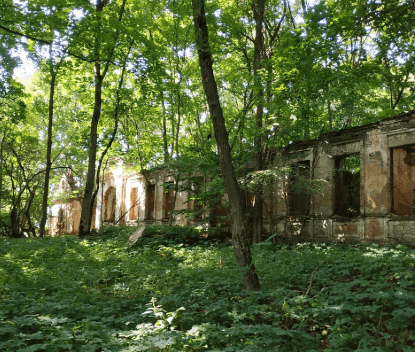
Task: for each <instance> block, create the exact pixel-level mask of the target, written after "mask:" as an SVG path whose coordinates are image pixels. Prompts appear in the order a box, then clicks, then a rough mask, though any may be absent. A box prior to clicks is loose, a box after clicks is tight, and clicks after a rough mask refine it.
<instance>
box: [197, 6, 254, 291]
mask: <svg viewBox="0 0 415 352" xmlns="http://www.w3.org/2000/svg"><path fill="white" fill-rule="evenodd" d="M192 5H193V16H194V17H193V20H194V25H195V33H196V45H197V49H198V50H197V51H198V56H199V65H200V70H201V74H202V82H203V89H204V91H205V94H206V99H207V102H208V105H209V111H210V116H211V119H212V123H213V128H214V131H215V137H216V144H217V147H218V155H219V162H220V166H221V170H222V176H223V180H224V183H225V189H226V192H227V193H228V197H229V205H230V209H231V220H232V242H233V251H234V254H235V257H236V261H237V263H238V265H239V268H240V271H241V273H242V274H243V277H242V284H243V286H244V288H245V289H247V290H259V289H260V283H259V279H258V275H257V274H256V272H255V267H254V265H253V263H252V256H251V250H250V248H249V244H248V241H247V238H246V223H245V221H244V215H245V211H244V210H245V209H244V208H245V207H244V202H243V198H242V195H241V192H240V189H239V185H238V182H237V180H236V177H235V172H234V168H233V164H232V157H231V151H230V147H229V140H228V134H227V131H226V128H225V120H224V117H223V112H222V107H221V105H220V100H219V94H218V88H217V85H216V81H215V77H214V75H213V67H212V66H213V60H212V55H211V53H210V47H209V37H208V28H207V23H206V17H205V9H204V1H203V0H192Z"/></svg>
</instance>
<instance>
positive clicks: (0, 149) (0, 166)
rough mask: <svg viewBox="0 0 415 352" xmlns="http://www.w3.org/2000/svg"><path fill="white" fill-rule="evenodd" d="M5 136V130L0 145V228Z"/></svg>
mask: <svg viewBox="0 0 415 352" xmlns="http://www.w3.org/2000/svg"><path fill="white" fill-rule="evenodd" d="M5 138H6V132H5V133H4V135H3V138H2V140H1V145H0V229H1V227H2V226H3V221H2V219H1V199H2V196H1V192H2V190H3V147H4V140H5Z"/></svg>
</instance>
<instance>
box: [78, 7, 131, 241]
mask: <svg viewBox="0 0 415 352" xmlns="http://www.w3.org/2000/svg"><path fill="white" fill-rule="evenodd" d="M126 1H127V0H123V2H122V5H121V8H120V12H119V14H118V22H121V20H122V16H123V14H124V10H125V4H126ZM107 4H108V1H106V0H97V5H96V12H102V11H103V9H104V6H105V5H107ZM100 20H101V16H98V22H99V21H100ZM119 34H120V32H119V28H118V29H117V30H116V36H115V38H116V39H114V44H113V46H112V47H111V49H110V53H109V54H108V59H107V62H106V64H105V66H104V69H103V72H102V73H101V61H100V57H99V47H100V38H99V33H97V37H96V38H95V60H96V61H95V63H94V66H95V97H94V111H93V113H92V118H91V132H90V137H89V158H88V159H89V160H88V172H87V175H86V182H85V191H84V197H83V200H82V212H81V220H80V222H79V237H80V238H82V237H85V236H86V235H88V234H89V233H90V231H91V220H92V209H93V203H92V201H93V199H92V198H93V192H94V185H95V162H96V159H97V137H98V133H97V130H98V123H99V119H100V117H101V105H102V83H103V82H104V78H105V76H106V74H107V72H108V68H109V65H110V62H111V59H112V56H113V54H114V50H115V47H116V44H117V39H118V36H119Z"/></svg>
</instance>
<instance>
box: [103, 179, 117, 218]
mask: <svg viewBox="0 0 415 352" xmlns="http://www.w3.org/2000/svg"><path fill="white" fill-rule="evenodd" d="M115 204H116V189H115V187H110V188H109V189H108V190H107V192H105V196H104V207H105V208H104V209H105V211H104V221H108V222H114V221H115Z"/></svg>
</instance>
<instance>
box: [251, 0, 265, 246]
mask: <svg viewBox="0 0 415 352" xmlns="http://www.w3.org/2000/svg"><path fill="white" fill-rule="evenodd" d="M265 1H266V0H256V1H253V2H252V9H253V12H254V17H255V42H254V76H255V86H256V87H255V89H256V93H257V94H256V99H257V104H256V129H257V136H256V138H255V141H254V146H255V170H256V171H260V170H262V169H263V143H262V139H263V132H262V127H263V116H264V89H263V87H262V82H261V78H260V77H259V70H260V69H261V68H262V66H261V57H262V55H261V52H262V51H263V49H264V35H263V32H262V26H263V21H264V12H265ZM263 203H264V201H263V187H262V185H261V184H258V185H256V187H255V204H254V209H253V224H252V242H253V243H258V242H261V241H262V237H263V234H262V232H263V226H264V224H263V217H262V213H263Z"/></svg>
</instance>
